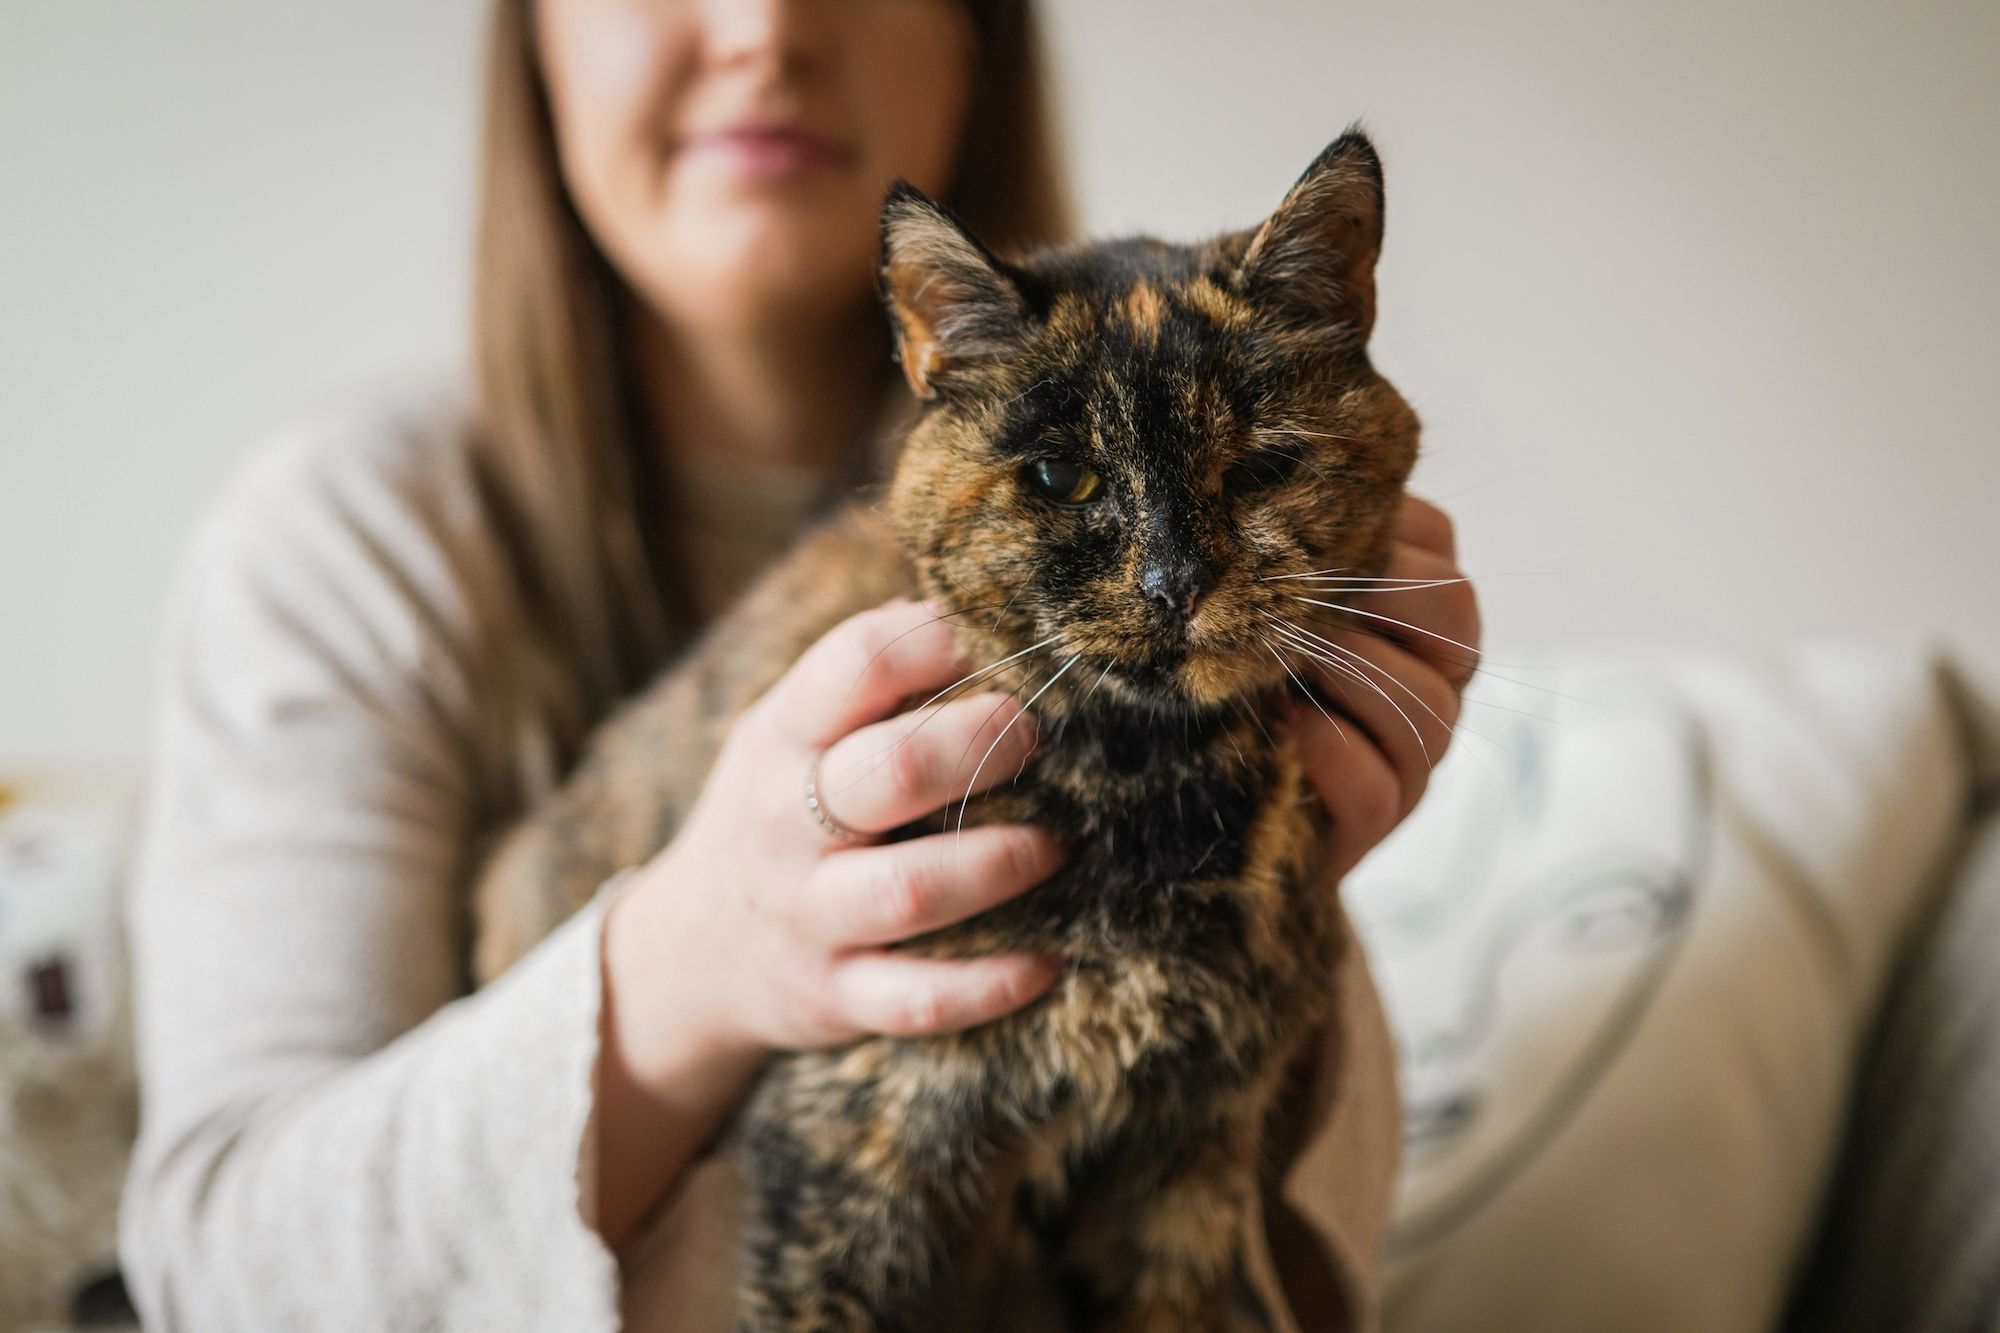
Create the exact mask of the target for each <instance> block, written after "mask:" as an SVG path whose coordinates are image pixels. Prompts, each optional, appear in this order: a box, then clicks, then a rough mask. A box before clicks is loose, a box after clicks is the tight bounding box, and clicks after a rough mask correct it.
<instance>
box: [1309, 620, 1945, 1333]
mask: <svg viewBox="0 0 2000 1333" xmlns="http://www.w3.org/2000/svg"><path fill="white" fill-rule="evenodd" d="M1496 671H1497V672H1501V673H1506V674H1510V675H1514V676H1516V677H1517V678H1518V679H1517V680H1515V681H1509V680H1504V679H1500V678H1499V677H1498V676H1497V675H1493V676H1487V677H1486V678H1485V679H1483V680H1482V681H1481V682H1479V683H1478V684H1477V685H1476V686H1475V688H1474V690H1473V692H1472V696H1471V697H1472V699H1473V700H1474V701H1475V702H1473V703H1472V705H1471V706H1469V707H1468V710H1467V712H1466V715H1465V731H1464V734H1462V736H1461V739H1460V741H1459V742H1458V743H1457V745H1456V746H1455V748H1454V750H1453V753H1452V754H1451V756H1450V757H1449V758H1448V759H1447V760H1446V761H1445V762H1444V763H1443V764H1442V765H1441V766H1440V768H1439V771H1438V773H1437V774H1436V777H1435V779H1434V783H1433V788H1432V790H1431V792H1430V794H1429V795H1428V796H1427V797H1426V799H1425V801H1424V803H1423V805H1422V807H1421V808H1420V809H1419V811H1418V812H1417V814H1416V815H1415V816H1413V817H1412V818H1411V820H1410V821H1409V822H1408V823H1407V824H1406V825H1405V826H1404V828H1402V829H1401V830H1399V831H1398V833H1397V834H1396V836H1395V837H1393V838H1392V839H1391V840H1390V841H1389V842H1388V843H1386V844H1384V846H1383V847H1381V848H1380V849H1378V851H1377V852H1376V854H1375V855H1373V856H1372V857H1370V858H1369V859H1368V861H1367V862H1365V863H1364V864H1363V866H1362V867H1361V868H1360V869H1359V870H1358V871H1357V872H1356V874H1355V875H1354V877H1353V878H1352V880H1351V881H1350V883H1349V885H1348V888H1347V892H1348V894H1349V902H1350V904H1351V906H1352V908H1353V910H1354V912H1355V915H1356V918H1357V922H1358V924H1359V926H1360V928H1361V931H1362V934H1363V936H1364V938H1366V939H1367V941H1368V942H1369V945H1370V948H1371V956H1372V958H1373V960H1374V963H1375V966H1376V969H1377V972H1378V976H1379V979H1380V982H1381V985H1382V989H1383V994H1384V998H1385V1000H1386V1002H1387V1005H1388V1008H1389V1012H1390V1017H1391V1023H1392V1025H1393V1026H1394V1027H1395V1029H1396V1032H1397V1037H1398V1041H1399V1044H1400V1046H1401V1050H1402V1068H1403V1091H1404V1096H1405V1099H1406V1103H1407V1110H1406V1120H1405V1160H1404V1167H1403V1172H1404V1173H1403V1180H1402V1186H1401V1190H1400V1195H1399V1199H1398V1204H1397V1211H1396V1219H1395V1226H1394V1230H1393V1233H1392V1238H1391V1248H1390V1254H1389V1255H1388V1271H1387V1301H1388V1304H1387V1319H1386V1322H1387V1324H1388V1326H1389V1327H1390V1328H1392V1329H1411V1330H1425V1333H1450V1331H1451V1330H1458V1329H1464V1330H1474V1329H1477V1330H1482V1331H1484V1330H1490V1329H1496V1328H1501V1329H1513V1328H1522V1329H1528V1328H1532V1329H1535V1330H1537V1331H1538V1333H1561V1331H1562V1330H1578V1331H1579V1333H1582V1331H1584V1330H1588V1331H1590V1333H1596V1331H1597V1330H1602V1329H1609V1328H1616V1329H1620V1330H1626V1331H1630V1333H1647V1331H1648V1330H1662V1331H1663V1333H1664V1331H1665V1330H1683V1329H1689V1328H1700V1329H1703V1330H1710V1331H1715V1333H1727V1331H1728V1330H1738V1329H1741V1330H1753V1329H1754V1330H1764V1329H1768V1328H1770V1327H1772V1326H1773V1324H1774V1322H1775V1321H1776V1319H1777V1318H1778V1316H1779V1314H1780V1312H1781V1310H1782V1308H1783V1303H1784V1296H1785V1292H1786V1290H1787V1288H1788V1286H1789V1285H1790V1279H1791V1276H1792V1273H1793V1270H1794V1268H1795V1266H1796V1265H1797V1263H1798V1260H1799V1256H1800V1254H1801V1252H1802V1249H1803V1247H1804V1245H1805V1243H1806V1241H1807V1239H1808V1238H1809V1237H1810V1236H1811V1234H1812V1232H1813V1229H1814V1225H1815V1218H1816V1216H1817V1213H1818V1207H1819V1201H1820V1199H1821V1196H1822V1193H1823V1191H1824V1188H1825V1183H1826V1180H1827V1177H1828V1175H1829V1170H1830V1163H1831V1161H1832V1159H1833V1157H1834V1152H1835V1148H1836V1146H1837V1142H1838V1138H1839V1134H1840V1130H1841V1126H1842V1122H1843V1107H1844V1104H1845V1100H1846V1095H1847V1091H1848V1088H1849V1084H1850V1079H1851V1071H1852V1068H1853V1066H1854V1063H1855V1055H1856V1050H1857V1046H1858V1044H1859V1042H1860V1040H1861V1037H1862V1035H1863V1034H1864V1032H1865V1031H1866V1030H1867V1028H1868V1026H1869V1024H1870V1021H1871V1016H1872V1015H1873V1013H1874V1012H1875V1009H1876V1007H1877V1004H1878V1000H1879V996H1880V994H1881V991H1882V988H1883V983H1884V977H1885V974H1886V971H1887V968H1888V966H1889V963H1890V960H1891V959H1892V958H1893V957H1894V956H1895V954H1896V952H1897V950H1898V947H1899V944H1900V942H1901V941H1902V939H1903V937H1904V936H1905V934H1906V932H1907V931H1908V929H1909V927H1910V924H1911V922H1912V920H1913V917H1914V915H1915V914H1916V912H1917V910H1918V908H1919V905H1920V904H1921V902H1922V901H1923V899H1924V897H1925V895H1926V892H1927V890H1928V889H1929V887H1930V886H1931V885H1932V883H1933V881H1934V877H1935V876H1936V874H1937V872H1938V870H1939V867H1940V864H1941V861H1942V859H1943V858H1944V856H1945V855H1946V853H1947V850H1948V848H1949V847H1950V846H1951V845H1952V843H1953V840H1954V838H1955V837H1956V835H1957V833H1958V831H1959V829H1960V827H1961V825H1962V823H1963V820H1964V800H1965V793H1966V789H1967V777H1966V772H1965V765H1964V761H1963V757H1962V748H1961V738H1960V737H1959V735H1958V734H1957V729H1956V727H1955V724H1954V721H1953V714H1952V712H1951V710H1950V709H1949V707H1948V706H1947V705H1946V704H1945V702H1944V698H1943V692H1942V690H1941V688H1940V685H1939V681H1938V673H1937V672H1936V671H1935V670H1934V669H1933V666H1932V664H1931V663H1930V662H1928V661H1926V660H1924V659H1922V658H1920V657H1919V656H1916V655H1905V656H1897V655H1894V654H1889V653H1871V652H1867V651H1863V650H1859V649H1852V648H1838V647H1824V648H1818V649H1814V650H1812V651H1809V652H1805V653H1801V654H1799V655H1797V656H1795V657H1793V658H1791V659H1790V660H1788V661H1786V662H1784V663H1782V664H1780V665H1776V666H1757V665H1752V664H1749V663H1745V662H1743V661H1740V660H1722V659H1719V658H1713V657H1701V656H1690V655H1680V656H1660V657H1654V658H1648V659H1646V660H1644V661H1638V660H1633V661H1628V662H1617V661H1609V660H1601V661H1595V662H1588V663H1584V664H1580V665H1568V666H1565V667H1563V668H1561V669H1549V670H1524V671H1516V670H1512V669H1510V668H1507V667H1504V666H1502V667H1497V668H1496ZM1474 733H1476V734H1474Z"/></svg>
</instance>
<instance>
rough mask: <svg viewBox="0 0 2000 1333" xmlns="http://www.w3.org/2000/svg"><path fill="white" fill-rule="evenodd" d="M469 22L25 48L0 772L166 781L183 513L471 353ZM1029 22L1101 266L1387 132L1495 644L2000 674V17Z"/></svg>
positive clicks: (186, 14)
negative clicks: (1965, 666)
mask: <svg viewBox="0 0 2000 1333" xmlns="http://www.w3.org/2000/svg"><path fill="white" fill-rule="evenodd" d="M481 8H482V6H481V5H480V4H479V3H478V0H425V3H423V4H414V5H413V4H407V3H390V2H389V0H346V2H345V3H343V4H341V5H338V6H307V5H304V4H297V3H293V4H276V5H274V4H271V3H269V0H265V3H261V4H259V3H250V0H181V2H180V3H177V4H174V5H171V6H162V5H152V4H143V3H140V2H139V0H92V3H89V4H76V3H64V2H62V0H8V3H7V4H6V5H4V6H0V242H3V243H0V626H4V629H0V643H4V650H0V761H9V760H11V761H16V762H19V761H24V760H26V761H33V760H49V759H71V758H78V757H95V756H108V757H123V756H129V755H132V754H136V753H137V752H139V751H140V750H141V749H142V748H143V746H144V744H145V716H146V711H147V708H148V706H149V697H148V691H149V688H150V675H149V673H150V656H151V653H152V651H153V645H154V637H155V634H156V631H157V623H158V618H157V609H158V599H159V596H160V593H161V590H162V586H163V581H164V577H165V570H166V566H167V563H168V561H169V560H170V559H171V557H172V553H173V552H174V550H175V549H176V546H177V543H178V541H179V539H180V537H181V535H182V533H183V532H184V530H185V526H186V524H187V522H188V520H189V518H190V516H191V515H192V513H193V511H194V510H195V508H196V507H197V506H198V505H199V504H200V503H201V500H202V497H203V496H204V495H205V494H206V493H207V492H208V491H210V490H211V489H212V488H213V486H214V485H215V484H216V481H217V479H218V478H219V476H220V475H221V474H222V472H223V471H225V470H226V468H227V467H228V465H229V464H230V462H231V461H232V460H233V459H234V458H235V457H237V456H238V454H239V453H240V452H241V450H242V449H243V448H244V447H246V446H247V445H248V444H249V443H250V442H252V441H253V440H254V439H255V438H256V437H257V435H258V434H259V433H260V432H262V431H264V430H266V429H268V428H269V427H270V426H271V425H273V424H275V423H277V422H280V421H282V420H283V419H284V418H285V417H286V416H287V415H289V414H291V413H292V412H294V411H296V410H297V409H298V408H299V407H300V406H301V405H302V404H304V403H307V402H310V401H311V400H313V399H315V398H317V397H321V396H324V395H326V394H328V393H332V392H338V391H340V390H341V389H343V388H344V387H345V386H348V385H351V384H354V383H356V382H358V381H362V380H365V379H366V378H367V377H369V376H371V375H374V374H377V373H380V372H383V371H390V370H394V369H397V368H399V367H403V366H407V365H409V364H412V363H418V364H422V363H426V362H433V361H439V360H445V359H448V358H450V357H451V356H453V355H454V354H455V351H456V348H457V346H458V338H459V321H460V308H461V304H462V300H463V293H464V247H465V240H466V234H467V226H468V191H469V188H470V184H471V178H472V175H471V162H470V152H471V145H472V138H473V115H472V107H473V102H474V88H473V84H474V79H475V75H476V68H477V60H476V45H477V33H478V30H479V26H480V17H479V11H480V10H481ZM1045 9H1046V10H1047V11H1048V12H1049V16H1050V20H1051V25H1052V31H1053V34H1054V37H1055V41H1056V46H1057V55H1058V61H1059V68H1060V70H1061V72H1062V74H1063V89H1064V96H1065V101H1066V104H1067V106H1068V109H1069V111H1070V113H1071V131H1072V141H1073V149H1074V161H1075V165H1076V168H1077V171H1076V175H1077V179H1078V184H1079V190H1080V194H1081V198H1082V200H1083V203H1084V206H1085V213H1086V217H1087V219H1088V220H1089V221H1090V222H1091V224H1092V225H1093V226H1094V227H1095V228H1097V229H1099V230H1104V231H1117V230H1128V229H1136V228H1141V227H1144V228H1147V229H1151V230H1156V231H1159V232H1161V233H1163V234H1168V235H1192V234H1197V233H1200V232H1203V231H1207V230H1211V229H1214V228H1218V227H1221V226H1226V225H1240V224H1243V223H1246V222H1248V221H1250V220H1252V219H1254V218H1255V217H1257V216H1258V215H1259V214H1261V213H1262V212H1263V211H1264V210H1266V209H1268V208H1269V206H1270V205H1271V204H1272V203H1274V202H1275V201H1276V199H1277V197H1278V196H1279V195H1280V194H1281V193H1282V192H1283V189H1284V187H1285V186H1286V185H1287V184H1288V183H1289V182H1290V180H1291V179H1292V177H1293V176H1294V175H1295V174H1296V173H1297V172H1298V170H1299V169H1300V168H1301V167H1302V166H1303V165H1304V164H1305V163H1306V162H1307V161H1308V160H1309V159H1310V158H1311V156H1312V155H1313V153H1314V152H1315V151H1316V150H1317V149H1318V148H1319V147H1320V146H1321V145H1322V144H1323V143H1324V142H1325V141H1326V140H1327V139H1329V138H1331V137H1332V135H1333V134H1334V133H1336V132H1337V131H1338V130H1339V129H1340V128H1341V127H1342V126H1343V125H1344V124H1345V123H1346V122H1347V121H1348V120H1350V119H1352V118H1354V117H1356V116H1363V117H1365V118H1366V120H1367V123H1368V125H1369V127H1370V128H1371V130H1372V131H1373V132H1374V134H1375V136H1376V138H1377V141H1378V143H1379V144H1380V145H1381V146H1382V149H1383V151H1384V155H1385V157H1386V159H1387V164H1388V172H1389V197H1390V211H1389V218H1390V223H1389V242H1388V249H1387V254H1386V256H1385V260H1384V267H1383V273H1382V319H1381V326H1380V330H1379V333H1378V339H1377V346H1378V356H1377V359H1378V361H1379V362H1380V364H1381V365H1382V366H1383V368H1384V369H1385V370H1387V371H1388V373H1389V374H1391V375H1392V376H1393V377H1394V378H1395V379H1396V380H1397V382H1398V383H1399V384H1400V385H1401V386H1402V387H1403V389H1404V390H1405V392H1406V393H1407V394H1408V396H1409V397H1410V398H1411V399H1412V400H1413V401H1414V402H1415V403H1416V404H1417V406H1418V408H1419V410H1420V411H1421V412H1422V413H1423V414H1424V416H1425V419H1426V421H1427V423H1428V428H1429V429H1428V433H1427V447H1428V451H1429V454H1428V458H1427V460H1426V462H1425V464H1424V465H1423V469H1422V471H1421V472H1420V477H1419V481H1420V486H1421V487H1422V488H1424V489H1426V490H1428V491H1429V492H1430V493H1432V494H1434V495H1438V496H1441V497H1443V498H1444V499H1446V500H1447V501H1448V502H1449V503H1450V505H1451V507H1452V508H1453V510H1454V512H1455V513H1456V514H1457V515H1458V516H1459V518H1460V520H1461V527H1462V530H1463V533H1464V539H1465V547H1466V553H1467V556H1468V560H1469V563H1470V564H1471V566H1472V567H1473V568H1474V570H1475V571H1476V572H1480V573H1483V574H1486V575H1489V576H1490V577H1488V578H1487V580H1486V583H1485V597H1486V603H1487V607H1488V614H1489V621H1490V623H1491V625H1492V629H1493V633H1494V635H1495V637H1496V639H1505V640H1509V641H1514V642H1519V641H1522V640H1528V641H1542V640H1548V639H1552V638H1566V639H1575V638H1585V639H1595V638H1603V637H1614V638H1625V637H1643V638H1648V639H1662V638H1682V639H1685V638H1697V639H1707V640H1713V641H1720V642H1725V643H1732V644H1736V645H1740V646H1743V647H1746V648H1753V649H1764V648H1771V647H1775V646H1777V645H1780V644H1782V643H1784V642H1787V641H1789V640H1791V639H1793V638H1795V637H1796V636H1799V635H1801V634H1806V633H1817V632H1829V631H1831V632H1840V633H1851V634H1867V635H1891V636H1898V637H1900V636H1907V635H1911V634H1922V633H1927V632H1931V631H1939V630H1950V631H1952V632H1954V633H1955V634H1957V635H1958V636H1959V637H1961V638H1962V639H1967V640H1970V641H1972V642H1974V643H1976V644H1978V645H1980V647H1981V649H1982V650H1983V651H1984V652H1986V653H1989V654H1996V653H2000V609H1996V606H1995V603H1994V599H1993V597H1992V594H1991V591H1990V584H1991V582H1992V581H1993V579H1994V578H1995V576H1996V575H2000V536H1996V533H1995V528H1996V524H1995V521H1994V516H1993V511H1994V509H1995V502H1996V500H2000V463H1996V461H1995V454H1996V450H1997V449H2000V411H1996V408H2000V388H1996V384H2000V377H1996V375H1995V373H1994V363H1995V361H1996V358H1997V357H2000V258H1996V253H1995V246H1996V244H2000V243H1997V242H1996V240H1995V237H1996V235H2000V225H1996V224H2000V7H1995V6H1993V5H1992V4H1990V3H1987V2H1986V0H1916V2H1915V3H1910V4H1901V5H1879V4H1878V5H1867V4H1862V3H1858V2H1857V0H1826V2H1824V3H1819V4H1816V5H1803V4H1777V3H1774V2H1772V0H1759V2H1758V3H1741V2H1738V0H1684V3H1681V4H1679V5H1675V6H1670V7H1669V6H1629V5H1617V6H1613V5H1605V4H1602V3H1594V2H1587V0H1568V2H1567V3H1565V2H1563V0H1536V2H1535V3H1525V4H1515V5H1505V6H1498V5H1488V4H1481V3H1476V2H1475V0H1449V2H1447V0H1437V2H1435V3H1421V2H1419V3H1411V2H1409V0H1401V2H1399V3H1394V4H1386V3H1385V4H1376V5H1366V6H1364V5H1356V4H1304V3H1299V4H1281V3H1276V2H1275V0H1260V2H1258V3H1250V2H1248V0H1235V2H1234V3H1231V4H1228V5H1220V4H1215V3H1212V0H1063V2H1062V3H1061V4H1059V5H1058V4H1048V5H1045ZM1543 557H1554V558H1553V559H1549V560H1547V561H1546V562H1545V563H1540V564H1536V565H1535V566H1534V570H1533V572H1528V573H1521V574H1506V573H1502V572H1501V571H1505V570H1509V569H1513V568H1515V567H1517V566H1520V565H1523V564H1527V563H1528V562H1533V561H1538V560H1541V559H1542V558H1543ZM1551 571H1552V572H1551Z"/></svg>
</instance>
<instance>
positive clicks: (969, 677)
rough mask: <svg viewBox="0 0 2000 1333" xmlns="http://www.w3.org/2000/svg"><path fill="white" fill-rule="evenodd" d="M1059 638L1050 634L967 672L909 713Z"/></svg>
mask: <svg viewBox="0 0 2000 1333" xmlns="http://www.w3.org/2000/svg"><path fill="white" fill-rule="evenodd" d="M1060 638H1062V635H1060V634H1051V635H1049V637H1048V638H1046V639H1043V640H1042V641H1041V642H1040V643H1031V644H1029V645H1028V646H1027V647H1026V648H1023V649H1022V650H1021V651H1020V652H1018V653H1009V654H1007V655H1006V656H1005V657H1003V658H1001V659H1000V660H999V661H997V662H995V663H993V664H991V665H990V666H983V667H980V668H979V669H978V670H977V671H970V672H967V673H966V674H965V675H963V676H960V677H959V678H958V679H957V680H955V681H953V682H952V683H951V684H949V685H947V686H945V687H944V688H943V689H941V690H939V691H938V692H937V693H936V694H933V695H932V696H931V697H930V698H928V699H926V700H924V701H923V702H922V703H920V704H918V705H917V707H916V708H914V709H912V710H910V711H912V712H917V711H921V710H922V709H925V708H928V707H930V706H931V705H932V704H934V703H936V702H937V701H938V700H940V699H942V698H944V696H945V695H947V694H950V693H951V692H952V691H953V690H955V689H957V688H958V687H959V686H961V685H964V684H966V683H967V682H969V681H973V680H977V679H979V678H980V677H982V676H987V675H991V674H992V673H993V672H995V671H998V670H999V669H1000V668H1001V667H1004V666H1006V665H1007V664H1008V663H1009V662H1012V661H1014V660H1016V659H1018V658H1022V657H1026V656H1027V655H1028V654H1029V653H1032V652H1034V651H1035V650H1036V649H1037V648H1046V647H1048V646H1049V645H1050V644H1052V643H1054V642H1055V641H1056V640H1058V639H1060Z"/></svg>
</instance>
